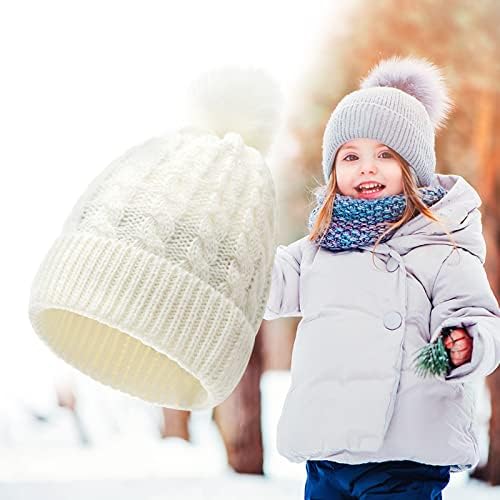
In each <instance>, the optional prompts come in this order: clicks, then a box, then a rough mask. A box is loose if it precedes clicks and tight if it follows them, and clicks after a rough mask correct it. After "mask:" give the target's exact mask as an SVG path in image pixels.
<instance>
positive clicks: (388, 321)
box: [384, 311, 403, 330]
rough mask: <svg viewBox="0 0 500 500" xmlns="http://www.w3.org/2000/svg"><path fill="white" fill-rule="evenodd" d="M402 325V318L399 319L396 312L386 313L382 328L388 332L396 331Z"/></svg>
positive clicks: (399, 315) (399, 316)
mask: <svg viewBox="0 0 500 500" xmlns="http://www.w3.org/2000/svg"><path fill="white" fill-rule="evenodd" d="M402 323H403V318H402V317H401V314H399V313H398V312H397V311H391V312H388V313H387V314H386V315H385V316H384V326H385V327H386V328H387V329H388V330H396V329H397V328H399V327H400V326H401V324H402Z"/></svg>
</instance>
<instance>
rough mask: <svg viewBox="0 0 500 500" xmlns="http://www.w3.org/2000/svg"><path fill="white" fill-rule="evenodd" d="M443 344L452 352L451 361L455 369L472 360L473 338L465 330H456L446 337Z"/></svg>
mask: <svg viewBox="0 0 500 500" xmlns="http://www.w3.org/2000/svg"><path fill="white" fill-rule="evenodd" d="M443 344H444V346H445V347H446V349H448V350H449V352H450V361H451V364H452V366H453V368H457V367H458V366H460V365H463V364H464V363H467V362H469V361H470V360H471V357H472V337H471V336H470V335H469V334H468V333H467V330H465V329H464V328H454V329H453V330H452V331H451V332H450V333H449V334H448V335H445V336H444V339H443Z"/></svg>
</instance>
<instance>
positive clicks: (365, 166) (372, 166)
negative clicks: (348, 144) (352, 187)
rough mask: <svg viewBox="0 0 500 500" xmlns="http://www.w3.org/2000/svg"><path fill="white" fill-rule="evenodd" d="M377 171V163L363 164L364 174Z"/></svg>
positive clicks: (369, 161)
mask: <svg viewBox="0 0 500 500" xmlns="http://www.w3.org/2000/svg"><path fill="white" fill-rule="evenodd" d="M376 171H377V167H376V165H375V162H374V161H372V160H367V161H364V162H362V163H361V172H362V173H365V174H366V173H373V172H376Z"/></svg>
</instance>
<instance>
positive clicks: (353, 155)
mask: <svg viewBox="0 0 500 500" xmlns="http://www.w3.org/2000/svg"><path fill="white" fill-rule="evenodd" d="M349 156H354V158H357V156H356V155H347V156H346V157H345V158H344V160H347V158H349ZM347 161H353V160H347Z"/></svg>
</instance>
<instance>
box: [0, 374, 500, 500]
mask: <svg viewBox="0 0 500 500" xmlns="http://www.w3.org/2000/svg"><path fill="white" fill-rule="evenodd" d="M288 384H289V373H288V372H267V373H266V374H265V375H264V376H263V378H262V384H261V390H262V398H263V399H262V409H263V411H262V427H263V440H264V472H265V477H261V476H254V475H245V474H236V473H234V472H233V471H232V470H231V469H230V468H229V467H228V466H227V463H226V458H227V457H226V453H225V449H224V447H223V444H222V441H221V439H220V436H219V434H218V432H217V429H216V427H215V425H214V424H213V422H212V420H211V418H210V417H211V414H210V412H207V411H205V412H203V411H200V412H194V413H193V414H192V417H191V420H190V432H191V435H192V443H186V442H185V441H183V440H181V439H177V438H170V439H166V440H160V439H158V422H159V420H158V419H159V413H158V409H157V408H154V407H152V406H150V405H146V404H144V403H142V402H141V401H139V400H136V399H134V398H129V397H128V396H125V395H122V394H120V393H118V392H117V391H112V390H111V389H107V388H105V387H104V386H101V385H100V384H97V383H95V382H93V381H91V380H89V379H87V378H86V377H81V378H80V377H78V388H79V392H78V395H79V397H80V401H81V402H82V404H81V406H82V413H81V416H82V419H81V425H80V427H78V426H75V422H74V421H73V420H72V419H71V418H70V413H69V412H68V411H67V410H65V409H61V408H55V409H52V410H51V411H50V412H48V410H46V411H45V412H44V411H43V410H41V409H40V407H39V406H40V405H39V406H38V408H35V407H33V405H32V406H31V410H32V414H29V412H28V411H27V410H28V409H29V408H30V406H29V405H25V406H24V409H22V408H21V409H19V408H17V410H16V411H14V410H13V409H12V408H10V409H9V411H10V414H9V419H8V420H7V419H6V418H5V413H3V420H0V424H2V425H0V443H1V444H5V445H6V446H2V449H1V452H0V499H2V500H11V499H12V500H13V499H16V500H21V499H22V500H35V499H36V500H49V499H50V500H59V499H60V500H63V499H64V500H66V499H69V498H71V500H84V499H85V500H86V499H92V500H101V499H103V500H104V499H106V500H108V499H115V498H116V499H118V498H119V499H120V500H133V499H134V500H135V499H140V500H162V499H168V500H175V499H181V498H182V499H203V500H208V499H217V500H224V499H231V500H234V499H235V498H237V499H238V500H247V499H252V500H254V499H255V498H262V499H267V498H269V499H272V500H281V499H283V500H284V499H290V500H293V499H296V500H300V499H302V498H303V489H304V482H305V477H306V476H305V466H304V464H293V463H290V462H288V461H287V460H286V459H284V458H283V457H281V456H280V455H279V454H278V453H277V451H276V449H275V444H274V442H275V441H274V440H275V429H276V424H277V420H278V417H279V413H280V411H281V406H282V403H283V398H284V396H285V394H286V389H287V387H288ZM34 410H36V411H35V415H38V416H37V417H36V418H34V417H33V411H34ZM7 424H8V425H7ZM82 433H83V434H85V435H86V436H87V437H88V438H89V440H90V441H92V443H93V446H90V447H82V446H80V445H78V436H79V435H82ZM443 498H444V499H445V500H465V499H467V500H493V499H500V487H496V488H493V487H488V486H486V485H484V484H482V483H479V482H477V481H474V480H470V479H469V476H468V475H467V474H466V473H459V474H452V477H451V482H450V484H449V486H448V487H447V488H446V490H445V491H444V495H443Z"/></svg>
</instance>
